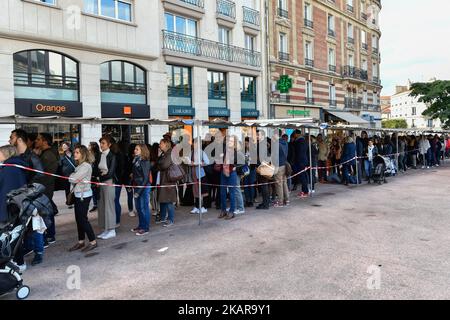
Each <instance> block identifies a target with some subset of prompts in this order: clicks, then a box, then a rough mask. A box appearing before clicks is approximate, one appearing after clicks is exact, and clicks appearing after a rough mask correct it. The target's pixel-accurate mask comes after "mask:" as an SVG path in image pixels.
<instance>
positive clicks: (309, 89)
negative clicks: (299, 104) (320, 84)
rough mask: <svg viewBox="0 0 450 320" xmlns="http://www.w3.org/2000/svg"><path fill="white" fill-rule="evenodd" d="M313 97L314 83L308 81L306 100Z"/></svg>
mask: <svg viewBox="0 0 450 320" xmlns="http://www.w3.org/2000/svg"><path fill="white" fill-rule="evenodd" d="M312 97H313V83H312V81H306V98H307V99H310V98H312Z"/></svg>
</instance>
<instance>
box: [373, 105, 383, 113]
mask: <svg viewBox="0 0 450 320" xmlns="http://www.w3.org/2000/svg"><path fill="white" fill-rule="evenodd" d="M370 109H371V111H375V112H381V106H379V105H376V104H373V105H372V106H371V108H370Z"/></svg>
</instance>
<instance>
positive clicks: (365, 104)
mask: <svg viewBox="0 0 450 320" xmlns="http://www.w3.org/2000/svg"><path fill="white" fill-rule="evenodd" d="M371 107H372V105H370V104H367V103H362V104H361V109H362V110H363V111H368V110H369V109H370V108H371Z"/></svg>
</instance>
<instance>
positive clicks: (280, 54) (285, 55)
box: [278, 51, 290, 61]
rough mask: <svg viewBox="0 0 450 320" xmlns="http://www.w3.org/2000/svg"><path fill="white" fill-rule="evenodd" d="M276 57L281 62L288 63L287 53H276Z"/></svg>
mask: <svg viewBox="0 0 450 320" xmlns="http://www.w3.org/2000/svg"><path fill="white" fill-rule="evenodd" d="M278 57H279V59H280V60H281V61H289V60H290V59H289V53H287V52H282V51H280V52H278Z"/></svg>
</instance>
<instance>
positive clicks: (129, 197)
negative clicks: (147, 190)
mask: <svg viewBox="0 0 450 320" xmlns="http://www.w3.org/2000/svg"><path fill="white" fill-rule="evenodd" d="M125 190H126V191H127V201H128V212H131V211H133V208H134V197H133V188H125Z"/></svg>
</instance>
